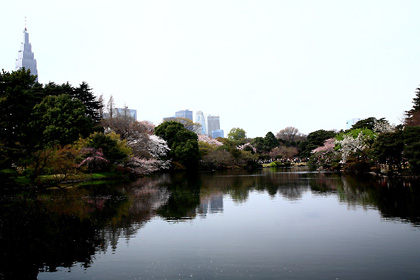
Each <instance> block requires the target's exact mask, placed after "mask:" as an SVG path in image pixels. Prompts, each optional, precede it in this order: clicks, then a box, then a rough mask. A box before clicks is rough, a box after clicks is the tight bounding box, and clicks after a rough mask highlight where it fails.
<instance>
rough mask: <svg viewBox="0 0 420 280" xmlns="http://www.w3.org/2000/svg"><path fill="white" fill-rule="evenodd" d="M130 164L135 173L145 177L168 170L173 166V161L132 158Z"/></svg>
mask: <svg viewBox="0 0 420 280" xmlns="http://www.w3.org/2000/svg"><path fill="white" fill-rule="evenodd" d="M129 164H130V166H132V167H133V170H134V172H136V173H137V174H142V175H145V174H151V173H153V172H156V171H159V170H162V169H168V168H169V167H170V165H171V161H170V160H166V161H165V160H159V159H155V158H150V159H145V158H139V157H131V158H130V162H129Z"/></svg>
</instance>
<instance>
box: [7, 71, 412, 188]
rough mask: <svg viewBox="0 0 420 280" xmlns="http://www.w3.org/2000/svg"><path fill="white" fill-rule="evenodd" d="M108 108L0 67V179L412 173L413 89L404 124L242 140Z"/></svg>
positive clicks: (88, 94)
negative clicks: (201, 172)
mask: <svg viewBox="0 0 420 280" xmlns="http://www.w3.org/2000/svg"><path fill="white" fill-rule="evenodd" d="M127 110H128V108H125V110H122V111H121V110H120V109H119V110H117V109H116V108H115V104H114V99H113V97H112V96H111V98H110V99H109V101H108V103H107V107H106V110H104V105H103V100H102V97H99V98H97V97H96V96H95V95H94V94H93V90H92V89H91V88H90V87H89V85H88V84H87V83H85V82H83V83H82V84H80V85H79V86H78V87H73V86H71V85H70V84H69V83H65V84H62V85H57V84H55V83H53V82H50V83H48V84H46V85H42V84H40V83H38V82H37V81H36V79H35V77H34V76H31V75H30V72H29V71H25V70H18V71H14V72H10V73H9V72H5V71H4V70H3V71H2V72H1V73H0V171H1V172H0V179H1V180H2V181H3V182H8V181H9V180H10V178H14V177H16V176H18V175H25V176H27V177H28V178H30V180H31V181H32V182H35V183H37V184H42V181H43V179H42V178H41V177H42V176H47V175H48V176H50V177H54V181H55V182H59V181H63V180H67V179H72V176H73V177H74V176H78V175H79V174H86V172H96V171H115V170H120V171H121V172H123V173H124V174H130V175H144V174H149V173H152V172H156V171H159V170H163V169H168V168H171V167H172V168H174V169H178V168H181V169H197V168H201V169H210V170H213V169H225V168H255V167H258V166H261V165H262V164H267V165H270V164H271V165H272V166H288V165H291V164H305V163H306V162H308V163H309V164H310V165H311V166H313V167H314V168H318V169H323V170H344V171H346V172H355V173H362V172H372V171H373V172H377V173H379V172H382V173H387V174H403V173H404V174H414V175H419V174H420V88H417V89H416V95H415V97H414V99H413V108H411V109H410V110H407V111H406V112H405V120H404V124H403V125H400V126H398V127H394V126H392V125H391V124H389V122H388V121H387V120H385V119H383V118H382V119H376V118H374V117H369V118H366V119H363V120H360V121H358V122H357V123H356V124H354V125H353V126H352V128H351V129H348V130H346V131H340V132H337V131H327V130H323V129H320V130H317V131H313V132H311V133H309V134H308V135H304V134H302V133H300V132H299V130H298V129H297V128H295V127H292V126H288V127H286V128H284V129H281V130H280V131H279V132H277V133H276V134H274V133H273V132H271V131H269V132H267V133H266V135H265V137H255V138H254V139H249V138H247V136H246V131H245V130H244V129H242V128H232V129H231V131H230V132H229V134H228V137H227V138H218V139H212V138H211V137H207V136H204V135H197V134H199V132H200V131H201V130H200V125H199V124H196V123H193V122H191V121H190V120H187V119H182V118H177V119H175V120H174V121H168V122H163V123H162V124H160V125H159V126H157V127H156V128H155V127H154V125H153V124H151V123H149V122H138V121H136V120H134V119H133V118H132V117H131V115H130V114H129V113H128V111H127Z"/></svg>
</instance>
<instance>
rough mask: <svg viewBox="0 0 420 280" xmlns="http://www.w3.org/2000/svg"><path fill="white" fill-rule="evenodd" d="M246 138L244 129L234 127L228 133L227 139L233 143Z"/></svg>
mask: <svg viewBox="0 0 420 280" xmlns="http://www.w3.org/2000/svg"><path fill="white" fill-rule="evenodd" d="M245 138H246V132H245V130H244V129H242V128H239V127H236V128H232V129H231V130H230V132H229V133H228V139H229V140H233V141H241V140H244V139H245Z"/></svg>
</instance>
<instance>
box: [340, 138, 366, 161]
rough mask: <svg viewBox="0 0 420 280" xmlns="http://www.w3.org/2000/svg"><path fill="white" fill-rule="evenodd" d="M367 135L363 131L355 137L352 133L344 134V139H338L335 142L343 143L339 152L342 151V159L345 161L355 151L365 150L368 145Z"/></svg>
mask: <svg viewBox="0 0 420 280" xmlns="http://www.w3.org/2000/svg"><path fill="white" fill-rule="evenodd" d="M365 138H366V136H365V135H363V133H362V132H360V133H359V135H357V137H356V138H353V137H352V136H351V135H344V138H343V140H341V141H339V140H337V141H336V142H335V143H336V144H339V145H341V147H340V149H339V152H340V153H341V158H342V161H343V162H345V161H346V160H347V158H348V157H349V156H350V155H351V154H354V153H357V152H363V150H365V149H366V148H367V147H368V145H367V144H366V139H365Z"/></svg>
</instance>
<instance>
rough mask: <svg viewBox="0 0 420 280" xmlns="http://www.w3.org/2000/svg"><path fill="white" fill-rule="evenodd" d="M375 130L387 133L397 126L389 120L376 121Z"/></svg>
mask: <svg viewBox="0 0 420 280" xmlns="http://www.w3.org/2000/svg"><path fill="white" fill-rule="evenodd" d="M373 131H374V132H376V133H386V132H393V131H395V127H394V126H393V125H391V124H389V122H387V121H375V124H374V126H373Z"/></svg>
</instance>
